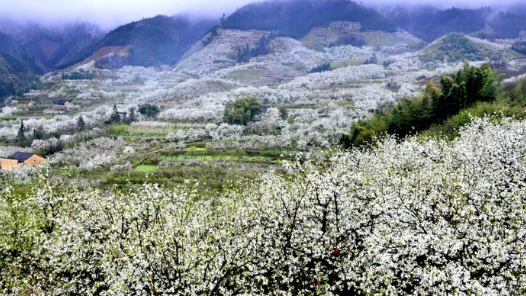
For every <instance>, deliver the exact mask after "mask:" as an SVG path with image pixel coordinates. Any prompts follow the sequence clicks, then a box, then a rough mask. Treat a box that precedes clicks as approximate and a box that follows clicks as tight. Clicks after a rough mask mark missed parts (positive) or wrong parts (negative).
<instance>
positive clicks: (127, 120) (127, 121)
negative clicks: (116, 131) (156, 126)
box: [125, 107, 137, 124]
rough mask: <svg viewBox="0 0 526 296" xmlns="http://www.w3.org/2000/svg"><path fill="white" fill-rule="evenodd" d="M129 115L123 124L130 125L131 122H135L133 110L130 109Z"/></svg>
mask: <svg viewBox="0 0 526 296" xmlns="http://www.w3.org/2000/svg"><path fill="white" fill-rule="evenodd" d="M129 111H130V115H129V116H128V117H126V121H125V123H126V124H131V123H132V122H135V121H137V118H135V108H133V107H132V108H130V110H129Z"/></svg>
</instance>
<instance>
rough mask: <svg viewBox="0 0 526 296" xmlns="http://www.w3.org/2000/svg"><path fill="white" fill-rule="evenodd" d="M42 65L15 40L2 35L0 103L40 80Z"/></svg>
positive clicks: (0, 48) (42, 70)
mask: <svg viewBox="0 0 526 296" xmlns="http://www.w3.org/2000/svg"><path fill="white" fill-rule="evenodd" d="M43 73H44V67H43V66H42V64H41V63H40V62H39V61H38V60H37V59H36V58H35V57H34V56H33V55H32V54H31V53H30V52H29V51H27V50H26V49H25V48H24V47H23V46H20V45H19V44H18V43H17V42H16V41H15V40H14V39H13V38H11V37H10V36H8V35H5V34H3V33H0V102H2V100H3V98H4V97H6V96H9V95H14V94H15V93H16V91H17V90H18V89H19V88H21V87H24V86H26V85H27V84H30V83H31V82H34V81H36V80H37V79H38V77H37V74H43Z"/></svg>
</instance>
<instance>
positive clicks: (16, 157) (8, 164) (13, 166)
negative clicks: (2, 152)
mask: <svg viewBox="0 0 526 296" xmlns="http://www.w3.org/2000/svg"><path fill="white" fill-rule="evenodd" d="M0 161H1V165H2V166H1V169H2V170H3V171H15V170H17V169H19V168H21V167H23V166H26V165H33V166H34V165H38V164H41V163H43V162H44V161H46V159H45V158H43V157H41V156H39V155H37V154H34V153H27V152H16V153H15V154H13V155H11V156H9V157H7V158H1V159H0Z"/></svg>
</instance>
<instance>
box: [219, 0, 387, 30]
mask: <svg viewBox="0 0 526 296" xmlns="http://www.w3.org/2000/svg"><path fill="white" fill-rule="evenodd" d="M336 21H351V22H360V24H361V28H362V30H381V31H387V32H394V31H395V29H396V27H395V24H394V23H393V22H391V21H389V20H388V19H387V18H385V17H383V16H382V15H380V14H379V13H378V12H376V11H375V10H374V9H371V8H367V7H364V6H362V5H359V4H357V3H355V2H352V1H349V0H321V1H311V0H291V1H275V0H274V1H265V2H257V3H252V4H248V5H246V6H244V7H242V8H240V9H238V10H237V11H236V12H234V13H233V14H232V15H230V16H229V17H228V18H226V19H225V20H223V21H222V26H223V27H224V28H226V29H240V30H262V31H277V32H278V33H279V34H280V35H282V36H287V37H293V38H302V37H304V36H305V35H306V34H307V33H308V32H309V31H310V30H311V29H312V28H314V27H326V26H328V25H329V24H330V23H332V22H336Z"/></svg>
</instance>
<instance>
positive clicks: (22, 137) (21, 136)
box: [16, 120, 26, 143]
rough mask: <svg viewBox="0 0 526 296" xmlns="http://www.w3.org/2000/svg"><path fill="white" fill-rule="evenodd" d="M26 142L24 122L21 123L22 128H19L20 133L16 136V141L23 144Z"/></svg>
mask: <svg viewBox="0 0 526 296" xmlns="http://www.w3.org/2000/svg"><path fill="white" fill-rule="evenodd" d="M25 140H26V135H25V127H24V121H23V120H21V121H20V127H19V128H18V133H17V134H16V141H17V142H19V143H22V142H24V141H25Z"/></svg>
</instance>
